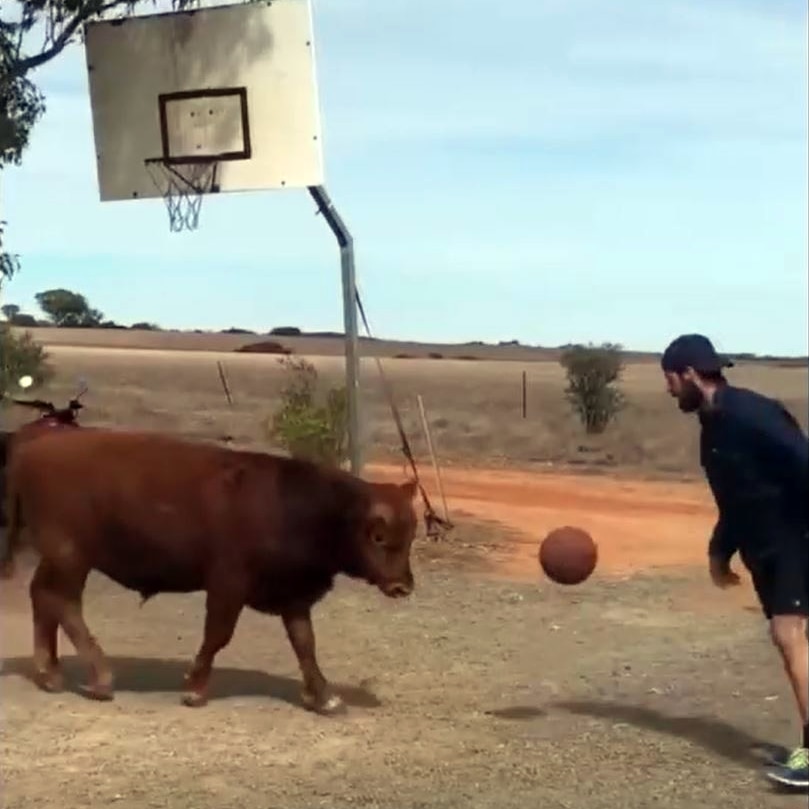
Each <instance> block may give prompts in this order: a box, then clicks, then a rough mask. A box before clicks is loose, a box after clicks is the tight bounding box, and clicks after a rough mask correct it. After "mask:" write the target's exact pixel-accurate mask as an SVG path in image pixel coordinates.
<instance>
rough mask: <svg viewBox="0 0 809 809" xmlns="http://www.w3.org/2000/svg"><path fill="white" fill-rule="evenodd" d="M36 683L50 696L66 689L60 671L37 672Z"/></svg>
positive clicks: (35, 675)
mask: <svg viewBox="0 0 809 809" xmlns="http://www.w3.org/2000/svg"><path fill="white" fill-rule="evenodd" d="M34 682H35V683H36V685H37V687H38V688H40V689H41V690H42V691H45V692H47V693H48V694H56V693H58V692H59V691H61V690H62V689H63V688H64V680H63V679H62V673H61V672H59V671H37V672H36V673H35V674H34Z"/></svg>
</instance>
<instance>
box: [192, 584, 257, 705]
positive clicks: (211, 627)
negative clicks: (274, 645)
mask: <svg viewBox="0 0 809 809" xmlns="http://www.w3.org/2000/svg"><path fill="white" fill-rule="evenodd" d="M243 606H244V600H243V593H242V591H241V590H239V589H236V588H233V589H226V588H222V587H220V588H216V589H209V590H208V596H207V599H206V604H205V634H204V637H203V639H202V645H201V646H200V649H199V652H197V656H196V658H194V663H193V665H192V666H191V670H190V671H189V672H188V673H187V674H186V675H185V693H184V694H183V697H182V703H183V705H187V706H188V707H189V708H198V707H200V706H202V705H205V704H206V703H207V701H208V684H209V682H210V679H211V669H212V668H213V661H214V657H216V654H217V652H220V651H221V650H222V649H224V648H225V646H227V645H228V644H229V643H230V640H231V638H232V637H233V633H234V632H235V630H236V624H237V623H238V620H239V615H240V614H241V611H242V608H243Z"/></svg>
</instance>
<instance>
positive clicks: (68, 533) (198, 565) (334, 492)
mask: <svg viewBox="0 0 809 809" xmlns="http://www.w3.org/2000/svg"><path fill="white" fill-rule="evenodd" d="M7 486H8V497H7V508H8V515H9V537H8V553H7V555H6V559H5V560H4V563H5V564H6V565H11V564H12V562H13V556H14V553H15V551H16V550H17V548H18V546H19V545H20V532H21V530H22V529H23V528H26V529H27V531H28V536H29V538H30V541H31V544H32V545H33V546H34V547H35V549H36V550H37V551H38V552H39V555H40V561H39V565H38V567H37V569H36V571H35V573H34V576H33V579H32V582H31V601H32V608H33V619H34V634H35V642H34V666H35V670H36V678H37V682H38V683H39V684H40V686H41V687H43V688H45V689H46V690H56V689H58V688H59V687H60V686H61V676H60V672H59V666H58V657H57V650H56V640H57V630H58V626H59V625H61V626H62V628H63V629H64V631H65V633H66V635H67V636H68V637H69V638H70V640H71V642H72V643H73V645H74V646H75V647H76V650H77V652H78V653H79V654H80V655H81V657H82V658H83V659H84V661H85V662H86V663H87V664H88V665H89V667H90V669H91V673H92V674H91V679H90V683H89V684H88V686H87V687H86V689H85V691H86V693H87V694H88V695H89V696H93V697H95V698H98V699H109V698H111V697H112V693H113V675H112V671H111V669H110V666H109V663H108V662H107V660H106V657H105V656H104V653H103V651H102V650H101V648H100V646H99V645H98V643H97V641H96V640H95V639H94V637H93V636H92V634H91V633H90V631H89V629H88V628H87V625H86V624H85V622H84V618H83V616H82V608H81V596H82V592H83V590H84V586H85V583H86V579H87V576H88V574H89V572H90V570H93V569H95V570H98V571H100V572H102V573H104V574H105V575H106V576H108V577H109V578H111V579H113V580H114V581H116V582H118V583H119V584H121V585H122V586H124V587H126V588H127V589H130V590H134V591H136V592H139V593H140V594H141V596H142V598H144V599H147V598H150V597H152V596H154V595H156V594H158V593H184V592H192V591H197V590H204V591H206V594H207V601H206V617H205V628H204V639H203V643H202V645H201V647H200V649H199V653H198V654H197V656H196V658H195V660H194V663H193V665H192V667H191V669H190V671H189V673H188V674H187V675H186V693H185V695H184V698H183V701H184V703H185V704H187V705H201V704H204V702H205V701H206V699H207V690H208V682H209V677H210V673H211V668H212V665H213V660H214V657H215V655H216V654H217V653H218V652H219V651H220V650H221V649H222V648H224V647H225V646H226V645H227V644H228V643H229V642H230V640H231V637H232V635H233V632H234V629H235V627H236V623H237V621H238V618H239V615H240V613H241V611H242V609H243V607H244V606H245V605H247V606H249V607H251V608H253V609H255V610H257V611H259V612H265V613H271V614H275V615H280V616H281V618H282V620H283V622H284V626H285V628H286V631H287V634H288V637H289V640H290V643H291V645H292V647H293V649H294V651H295V653H296V655H297V658H298V661H299V664H300V667H301V672H302V675H303V700H304V704H305V705H306V706H307V707H309V708H312V709H315V710H319V711H323V712H330V711H333V710H335V709H336V708H338V707H340V701H339V699H338V698H337V697H336V696H333V695H331V694H330V693H329V689H328V685H327V682H326V679H325V677H324V676H323V674H322V672H321V671H320V668H319V667H318V664H317V660H316V657H315V639H314V633H313V629H312V623H311V609H312V607H313V605H314V604H315V603H317V602H318V601H319V600H320V599H321V598H322V597H323V596H324V595H325V594H326V593H327V592H328V591H329V590H330V589H331V588H332V586H333V583H334V578H335V576H336V575H337V574H338V573H343V574H346V575H348V576H351V577H354V578H357V579H364V580H365V581H367V582H368V583H370V584H373V585H375V586H376V587H378V588H379V589H380V590H381V591H382V592H383V593H384V594H385V595H387V596H389V597H393V598H395V597H400V596H406V595H409V594H410V592H411V591H412V589H413V586H414V582H413V574H412V572H411V567H410V550H411V545H412V542H413V539H414V537H415V533H416V527H417V516H416V513H415V510H414V507H413V499H414V497H415V495H416V493H417V487H416V484H415V482H413V481H410V482H407V483H404V484H402V485H397V484H390V483H388V484H382V483H372V482H368V481H364V480H361V479H359V478H357V477H355V476H353V475H351V474H349V473H347V472H344V471H341V470H334V469H328V468H324V467H321V466H318V465H316V464H314V463H311V462H308V461H303V460H295V459H291V458H286V457H281V456H274V455H269V454H265V453H259V452H247V451H239V450H233V449H229V448H225V447H221V446H217V445H213V444H207V443H202V442H199V443H194V442H190V441H186V440H182V439H179V438H175V437H171V436H165V435H160V434H155V433H135V432H123V431H121V432H119V431H107V430H87V431H85V430H54V431H53V432H52V433H49V434H43V435H42V436H41V437H38V438H37V440H36V441H32V442H26V443H25V444H22V445H20V446H19V447H18V448H17V449H16V450H15V452H14V453H13V456H12V457H11V458H10V461H9V466H8V479H7Z"/></svg>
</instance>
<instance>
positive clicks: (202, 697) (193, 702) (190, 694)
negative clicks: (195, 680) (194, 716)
mask: <svg viewBox="0 0 809 809" xmlns="http://www.w3.org/2000/svg"><path fill="white" fill-rule="evenodd" d="M180 702H181V703H182V704H183V705H185V707H186V708H201V707H202V706H203V705H207V704H208V695H207V694H201V693H199V692H198V691H186V692H185V693H184V694H183V696H182V699H181V700H180Z"/></svg>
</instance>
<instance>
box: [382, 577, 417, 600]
mask: <svg viewBox="0 0 809 809" xmlns="http://www.w3.org/2000/svg"><path fill="white" fill-rule="evenodd" d="M386 592H387V595H389V596H390V597H391V598H405V597H407V596H409V595H410V594H411V593H412V592H413V585H412V584H410V583H405V582H400V581H397V582H394V583H393V584H391V585H390V586H389V587H388V588H387V591H386Z"/></svg>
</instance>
